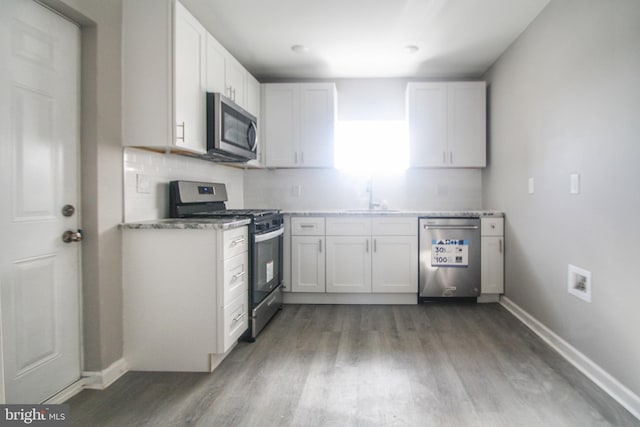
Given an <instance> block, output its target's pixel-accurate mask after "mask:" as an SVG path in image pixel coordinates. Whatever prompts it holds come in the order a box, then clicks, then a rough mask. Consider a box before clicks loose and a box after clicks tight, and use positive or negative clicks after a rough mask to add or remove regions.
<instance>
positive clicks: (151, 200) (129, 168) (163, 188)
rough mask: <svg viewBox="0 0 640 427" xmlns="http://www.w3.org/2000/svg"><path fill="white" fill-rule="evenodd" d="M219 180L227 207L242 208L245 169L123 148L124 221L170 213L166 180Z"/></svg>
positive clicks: (145, 218)
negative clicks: (225, 196)
mask: <svg viewBox="0 0 640 427" xmlns="http://www.w3.org/2000/svg"><path fill="white" fill-rule="evenodd" d="M177 179H184V180H190V181H205V182H222V183H224V184H226V185H227V193H228V196H229V201H228V202H227V207H228V208H242V207H243V203H244V193H243V191H244V171H243V170H242V169H239V168H235V167H231V166H224V165H220V164H215V163H212V162H208V161H204V160H200V159H195V158H190V157H186V156H179V155H176V154H163V153H156V152H153V151H147V150H141V149H136V148H125V149H124V221H125V222H131V221H143V220H148V219H158V218H166V217H168V216H169V181H173V180H177Z"/></svg>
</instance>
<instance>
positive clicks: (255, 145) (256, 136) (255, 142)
mask: <svg viewBox="0 0 640 427" xmlns="http://www.w3.org/2000/svg"><path fill="white" fill-rule="evenodd" d="M252 129H253V134H254V135H255V137H254V138H253V145H252V146H251V151H253V152H255V151H256V147H257V146H258V127H257V126H256V124H255V123H254V122H251V123H250V124H249V128H248V129H247V140H248V141H249V143H250V144H251V142H252V141H251V136H250V135H251V130H252Z"/></svg>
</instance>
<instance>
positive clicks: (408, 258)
mask: <svg viewBox="0 0 640 427" xmlns="http://www.w3.org/2000/svg"><path fill="white" fill-rule="evenodd" d="M372 268H373V271H372V274H371V275H372V279H371V280H372V285H371V291H372V292H381V293H413V294H417V293H418V238H417V237H416V236H375V237H374V238H373V261H372Z"/></svg>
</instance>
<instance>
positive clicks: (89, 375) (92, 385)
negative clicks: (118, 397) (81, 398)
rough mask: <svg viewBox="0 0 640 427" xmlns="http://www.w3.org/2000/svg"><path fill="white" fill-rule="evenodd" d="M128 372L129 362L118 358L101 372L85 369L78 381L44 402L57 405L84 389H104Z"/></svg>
mask: <svg viewBox="0 0 640 427" xmlns="http://www.w3.org/2000/svg"><path fill="white" fill-rule="evenodd" d="M126 373H127V364H126V362H125V360H124V359H120V360H116V361H115V362H114V363H112V364H111V366H109V367H108V368H107V369H103V370H102V371H99V372H93V371H84V372H82V377H80V379H79V380H78V381H76V382H74V383H73V384H71V385H70V386H68V387H66V388H64V389H62V390H61V391H59V392H58V393H56V394H54V395H53V396H51V397H50V398H49V399H47V400H45V401H44V402H43V404H51V405H57V404H61V403H64V402H66V401H67V400H69V399H71V398H72V397H73V396H75V395H76V394H78V393H80V392H81V391H82V390H84V389H92V390H104V389H105V388H107V387H109V386H110V385H111V384H113V383H114V382H116V380H117V379H118V378H120V377H121V376H123V375H124V374H126Z"/></svg>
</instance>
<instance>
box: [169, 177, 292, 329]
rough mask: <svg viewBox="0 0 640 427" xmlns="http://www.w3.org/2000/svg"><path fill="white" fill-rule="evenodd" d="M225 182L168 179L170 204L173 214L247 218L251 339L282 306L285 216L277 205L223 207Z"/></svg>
mask: <svg viewBox="0 0 640 427" xmlns="http://www.w3.org/2000/svg"><path fill="white" fill-rule="evenodd" d="M227 200H228V198H227V190H226V186H225V185H224V184H218V183H209V182H195V181H171V182H170V183H169V205H170V206H169V208H170V216H171V217H172V218H248V219H250V220H251V223H250V224H249V239H250V242H249V265H250V266H251V268H250V270H249V307H251V319H250V322H249V330H248V331H247V333H246V334H245V338H246V339H247V340H248V341H254V340H255V338H256V337H257V336H258V334H259V333H260V331H261V330H262V329H263V328H264V327H265V326H266V325H267V323H268V322H269V320H271V318H272V317H273V316H274V315H275V314H276V312H277V311H278V310H279V309H280V308H281V307H282V268H283V267H282V265H283V264H282V263H283V259H282V249H283V234H284V220H283V217H282V214H281V213H280V211H279V210H277V209H226V206H225V202H226V201H227Z"/></svg>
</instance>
